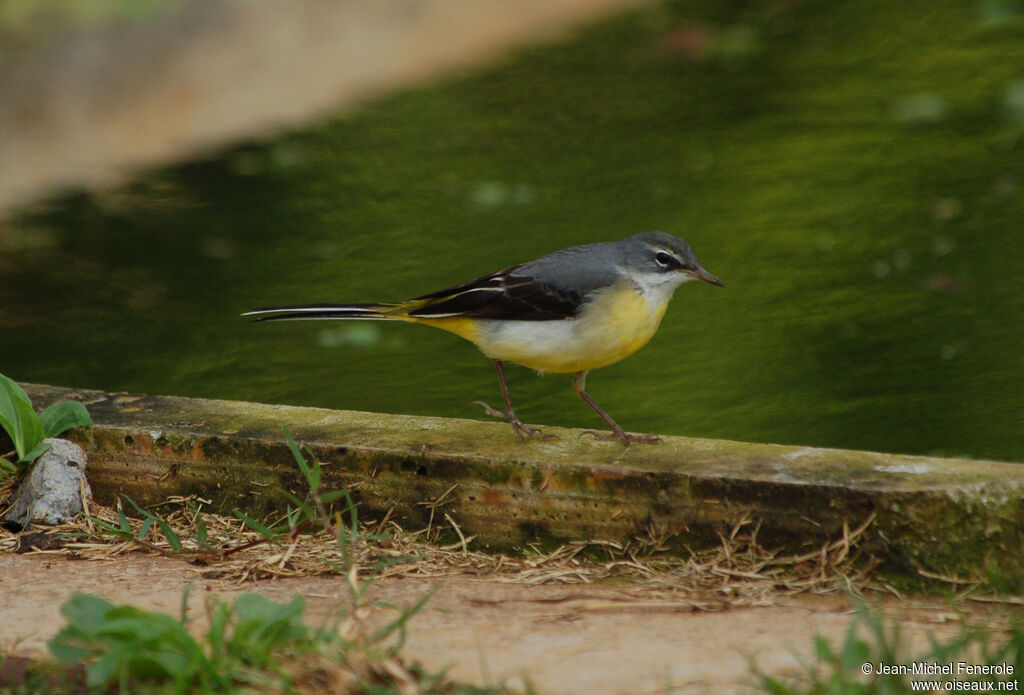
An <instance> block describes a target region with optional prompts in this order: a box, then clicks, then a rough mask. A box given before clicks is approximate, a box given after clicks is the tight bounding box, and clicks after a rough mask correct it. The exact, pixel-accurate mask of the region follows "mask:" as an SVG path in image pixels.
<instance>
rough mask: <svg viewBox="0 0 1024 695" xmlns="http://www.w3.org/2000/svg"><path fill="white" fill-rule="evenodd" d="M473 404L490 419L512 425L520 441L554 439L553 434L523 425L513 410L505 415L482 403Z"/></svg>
mask: <svg viewBox="0 0 1024 695" xmlns="http://www.w3.org/2000/svg"><path fill="white" fill-rule="evenodd" d="M473 403H474V404H476V405H479V406H480V407H482V408H483V409H484V412H485V413H487V414H488V415H490V416H491V417H496V418H500V419H502V420H505V421H507V422H508V424H510V425H512V429H513V430H514V431H515V433H516V436H518V437H519V439H520V440H525V439H526V438H527V437H536V438H537V439H554V438H555V435H553V434H544V433H543V432H541V431H540V430H539V429H537V428H536V427H531V426H530V425H527V424H526V423H524V422H523V421H522V420H520V419H519V416H518V415H516V412H515V411H514V410H509V411H508V412H507V413H503V412H501V411H500V410H495V409H494V408H492V407H491V406H489V405H487V404H486V403H484V402H483V401H473Z"/></svg>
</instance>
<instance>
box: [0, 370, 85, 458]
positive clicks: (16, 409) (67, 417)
mask: <svg viewBox="0 0 1024 695" xmlns="http://www.w3.org/2000/svg"><path fill="white" fill-rule="evenodd" d="M91 424H92V418H90V417H89V413H88V411H87V410H86V409H85V406H84V405H82V404H81V403H79V402H78V401H64V402H63V403H54V404H53V405H51V406H50V407H49V408H47V409H46V410H44V411H43V412H41V413H36V411H35V409H34V408H33V407H32V401H31V400H29V397H28V394H27V393H25V391H24V389H22V388H21V387H20V386H18V385H17V384H16V383H14V381H12V380H11V379H9V378H8V377H6V376H4V375H3V374H0V427H2V428H3V429H4V431H5V432H7V435H8V436H9V437H10V438H11V441H12V442H14V451H13V452H11V453H13V454H17V462H18V463H27V462H29V461H34V460H35V459H36V458H38V457H40V456H42V455H43V454H44V453H46V450H47V449H49V448H50V445H49V444H46V443H44V442H43V440H44V439H46V438H47V437H56V436H57V435H59V434H63V433H64V432H65V431H67V430H69V429H71V428H72V427H86V426H88V425H91ZM6 455H9V454H5V456H6ZM0 471H3V472H6V473H9V474H10V473H17V472H18V467H17V466H16V465H15V464H13V463H11V462H10V461H8V460H7V459H6V458H3V457H2V456H0Z"/></svg>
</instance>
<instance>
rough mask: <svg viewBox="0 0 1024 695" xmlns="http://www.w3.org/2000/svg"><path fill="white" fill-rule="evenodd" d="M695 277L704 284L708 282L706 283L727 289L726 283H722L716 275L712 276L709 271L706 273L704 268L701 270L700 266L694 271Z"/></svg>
mask: <svg viewBox="0 0 1024 695" xmlns="http://www.w3.org/2000/svg"><path fill="white" fill-rule="evenodd" d="M693 275H694V277H696V278H697V279H698V280H703V281H704V282H706V283H708V284H710V285H718V286H719V287H725V283H724V282H722V281H721V280H719V279H718V278H716V277H715V276H714V275H712V274H711V273H709V272H708V271H706V270H704V269H703V268H701V267H700V266H697V269H696V270H694V271H693Z"/></svg>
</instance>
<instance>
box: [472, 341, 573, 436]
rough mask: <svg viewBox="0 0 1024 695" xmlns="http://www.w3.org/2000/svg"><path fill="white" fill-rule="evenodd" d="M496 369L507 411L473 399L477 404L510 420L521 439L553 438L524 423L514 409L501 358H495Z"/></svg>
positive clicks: (493, 414) (490, 412)
mask: <svg viewBox="0 0 1024 695" xmlns="http://www.w3.org/2000/svg"><path fill="white" fill-rule="evenodd" d="M494 369H495V371H497V372H498V383H499V384H501V397H502V398H504V399H505V412H504V413H503V412H501V411H500V410H495V409H494V408H492V407H491V406H489V405H487V404H486V403H484V402H483V401H473V402H474V403H476V404H477V405H481V406H483V408H484V412H485V413H487V414H488V415H490V416H491V417H498V418H501V419H502V420H508V423H509V424H510V425H512V429H513V430H515V433H516V435H517V436H518V437H519V439H526V438H527V437H537V438H538V439H552V438H553V437H554V435H553V434H544V433H543V432H541V431H540V430H539V429H537V428H536V427H530V426H529V425H527V424H525V423H523V421H522V420H520V419H519V416H518V415H516V411H514V410H512V397H511V396H510V395H509V393H508V384H507V383H505V368H504V366H502V364H501V360H494Z"/></svg>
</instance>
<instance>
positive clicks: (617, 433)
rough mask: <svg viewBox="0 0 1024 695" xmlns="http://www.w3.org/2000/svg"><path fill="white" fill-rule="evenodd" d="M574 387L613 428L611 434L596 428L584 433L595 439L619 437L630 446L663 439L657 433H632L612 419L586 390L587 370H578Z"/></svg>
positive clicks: (652, 442) (574, 379)
mask: <svg viewBox="0 0 1024 695" xmlns="http://www.w3.org/2000/svg"><path fill="white" fill-rule="evenodd" d="M572 387H573V388H574V389H576V393H578V394H579V395H580V398H582V399H583V400H585V401H586V402H587V405H589V406H590V407H591V408H593V409H594V410H596V411H597V414H598V415H600V416H601V418H602V419H603V420H604V421H605V422H607V423H608V425H609V426H610V427H611V428H612V433H611V434H605V433H603V432H596V431H594V430H586V431H584V432H583V434H589V435H591V436H593V437H594V439H603V440H609V439H618V440H619V441H620V442H622V443H623V444H625V445H626V446H629V445H630V444H632V443H633V442H643V443H644V444H657V443H658V442H660V441H661V437H659V436H658V435H656V434H630V433H629V432H627V431H626V430H624V429H622V428H621V427H619V424H618V423H617V422H615V420H612V418H611V416H610V415H609V414H608V413H606V412H604V408H602V407H601V406H599V405H598V404H597V401H595V400H594V399H593V398H591V397H590V394H588V393H587V392H586V391H585V390H584V389H586V387H587V373H586V372H585V371H584V372H576V376H574V377H573V379H572Z"/></svg>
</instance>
